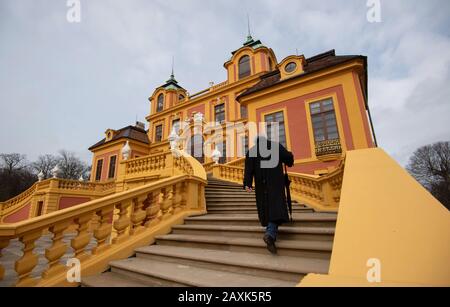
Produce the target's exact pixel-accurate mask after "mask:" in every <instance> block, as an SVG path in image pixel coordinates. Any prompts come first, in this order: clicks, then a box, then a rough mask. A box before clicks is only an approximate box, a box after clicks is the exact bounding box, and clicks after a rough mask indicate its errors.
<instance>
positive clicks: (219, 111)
mask: <svg viewBox="0 0 450 307" xmlns="http://www.w3.org/2000/svg"><path fill="white" fill-rule="evenodd" d="M214 114H215V119H216V122H218V123H223V122H224V121H225V104H224V103H222V104H219V105H217V106H215V107H214Z"/></svg>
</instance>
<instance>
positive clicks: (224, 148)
mask: <svg viewBox="0 0 450 307" xmlns="http://www.w3.org/2000/svg"><path fill="white" fill-rule="evenodd" d="M217 150H218V151H220V153H221V154H222V157H220V159H219V163H220V164H223V163H227V143H226V142H222V143H219V144H217Z"/></svg>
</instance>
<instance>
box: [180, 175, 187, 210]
mask: <svg viewBox="0 0 450 307" xmlns="http://www.w3.org/2000/svg"><path fill="white" fill-rule="evenodd" d="M180 185H181V189H180V194H181V201H180V208H181V210H185V209H186V206H187V192H186V191H187V185H186V182H185V181H183V182H181V184H180Z"/></svg>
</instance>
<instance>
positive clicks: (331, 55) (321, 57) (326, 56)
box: [237, 49, 367, 99]
mask: <svg viewBox="0 0 450 307" xmlns="http://www.w3.org/2000/svg"><path fill="white" fill-rule="evenodd" d="M355 59H362V60H364V61H366V60H367V57H365V56H362V55H343V56H336V53H335V50H334V49H333V50H330V51H327V52H324V53H321V54H318V55H315V56H313V57H310V58H308V59H306V64H305V66H304V73H302V74H300V75H297V76H294V77H292V78H288V79H284V80H281V74H280V71H279V70H274V71H271V72H269V73H267V74H265V75H263V76H261V80H260V81H259V82H258V83H257V84H255V85H254V86H252V87H250V88H249V89H247V90H246V91H244V92H243V93H242V94H241V95H239V96H238V97H237V99H240V98H242V97H244V96H247V95H250V94H253V93H255V92H258V91H261V90H264V89H266V88H269V87H271V86H274V85H277V84H279V83H281V82H284V81H287V80H292V79H296V78H301V77H303V76H305V75H308V74H310V73H313V72H317V71H320V70H322V69H325V68H330V67H333V66H336V65H339V64H343V63H345V62H348V61H351V60H355Z"/></svg>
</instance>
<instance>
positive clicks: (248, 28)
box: [244, 13, 253, 45]
mask: <svg viewBox="0 0 450 307" xmlns="http://www.w3.org/2000/svg"><path fill="white" fill-rule="evenodd" d="M247 30H248V34H247V41H246V42H245V43H244V45H246V44H248V43H250V42H253V37H252V32H251V29H250V15H249V14H248V13H247Z"/></svg>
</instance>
